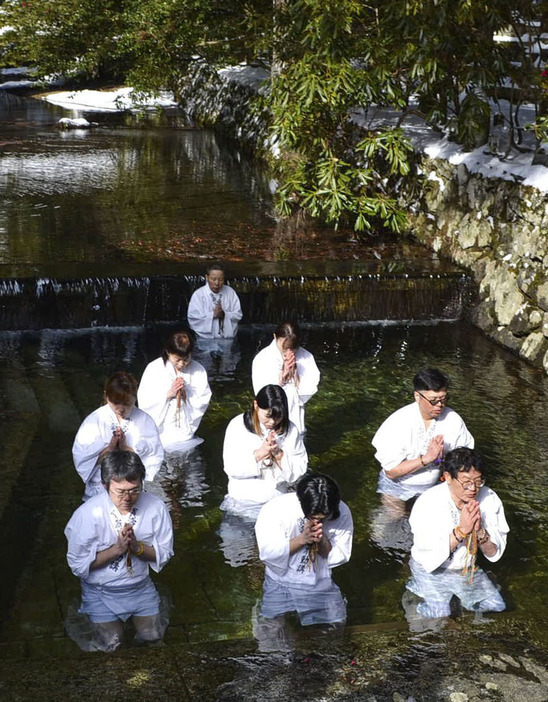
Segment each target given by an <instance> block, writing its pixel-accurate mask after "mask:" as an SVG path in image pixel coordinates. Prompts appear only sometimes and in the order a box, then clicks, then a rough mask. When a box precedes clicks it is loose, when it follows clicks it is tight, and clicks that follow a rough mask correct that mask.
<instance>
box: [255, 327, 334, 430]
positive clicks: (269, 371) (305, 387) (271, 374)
mask: <svg viewBox="0 0 548 702" xmlns="http://www.w3.org/2000/svg"><path fill="white" fill-rule="evenodd" d="M283 362H284V359H283V356H282V354H281V352H280V349H279V348H278V345H277V344H276V339H274V340H273V341H272V342H271V343H270V344H269V345H268V346H267V347H266V348H264V349H262V351H259V353H258V354H257V355H256V356H255V358H254V359H253V364H252V366H251V381H252V383H253V392H254V393H255V395H256V394H257V393H258V392H259V390H260V389H261V388H264V386H265V385H279V384H280V372H281V370H282V367H283ZM295 362H296V365H297V372H298V374H299V383H298V385H296V384H295V382H294V381H293V380H291V381H290V382H289V383H286V384H285V385H283V386H282V387H283V389H284V390H285V394H286V395H287V403H288V405H289V419H290V420H291V421H292V422H293V424H294V425H295V426H296V427H297V429H298V430H299V432H300V433H301V434H302V433H303V432H304V431H305V425H304V406H305V404H306V403H307V402H308V400H310V398H311V397H312V395H314V394H315V393H316V392H317V391H318V383H319V382H320V371H319V369H318V366H317V365H316V361H315V360H314V356H313V355H312V354H311V353H310V351H307V350H306V349H303V348H302V347H301V346H299V347H298V348H297V350H296V351H295Z"/></svg>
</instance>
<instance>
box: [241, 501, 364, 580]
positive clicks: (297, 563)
mask: <svg viewBox="0 0 548 702" xmlns="http://www.w3.org/2000/svg"><path fill="white" fill-rule="evenodd" d="M339 509H340V515H339V517H338V519H333V520H326V521H325V522H324V523H323V530H324V533H325V535H326V536H327V538H328V539H329V541H330V543H331V551H330V552H329V554H328V556H327V558H324V557H323V556H320V555H319V554H318V555H317V556H316V559H315V563H314V567H312V566H310V564H309V558H308V548H301V549H299V550H298V551H296V552H295V553H293V554H290V553H289V541H290V540H291V539H292V538H294V537H295V536H298V535H299V534H301V533H302V531H303V529H304V525H305V516H304V513H303V511H302V508H301V505H300V502H299V499H298V497H297V493H295V492H290V493H288V494H287V495H282V496H281V497H278V498H276V499H275V500H271V501H270V502H268V504H266V505H264V507H263V508H262V509H261V511H260V513H259V517H258V519H257V523H256V524H255V534H256V536H257V543H258V545H259V557H260V559H261V560H262V561H264V563H265V564H266V576H267V578H270V579H271V580H273V581H275V582H277V583H280V584H283V585H288V586H290V587H295V588H314V590H315V591H318V590H321V589H323V588H326V589H327V588H329V586H330V584H331V569H332V568H335V567H336V566H339V565H342V564H343V563H346V562H347V561H348V560H349V559H350V554H351V552H352V534H353V531H354V526H353V522H352V514H351V513H350V509H349V508H348V506H347V505H346V504H345V503H344V502H341V503H340V505H339Z"/></svg>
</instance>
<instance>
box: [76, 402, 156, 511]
mask: <svg viewBox="0 0 548 702" xmlns="http://www.w3.org/2000/svg"><path fill="white" fill-rule="evenodd" d="M118 426H120V425H119V424H118V419H117V417H116V415H115V414H114V412H113V411H112V410H111V408H110V407H109V406H108V405H103V406H102V407H99V409H96V410H95V411H94V412H92V413H91V414H90V415H88V416H87V417H86V418H85V419H84V421H83V422H82V424H81V425H80V428H79V429H78V433H77V434H76V438H75V439H74V444H73V446H72V457H73V460H74V467H75V468H76V470H77V471H78V474H79V475H80V477H81V478H82V480H83V481H84V483H85V484H86V488H85V493H84V500H87V499H88V498H90V497H93V495H97V494H101V493H102V492H103V491H104V488H103V485H102V483H101V468H100V466H99V465H98V464H97V459H98V458H99V454H100V453H101V451H102V450H103V449H104V448H105V447H106V446H108V444H109V443H110V440H111V438H112V433H113V431H114V430H115V429H116V427H118ZM121 426H122V428H123V430H124V433H125V435H126V442H127V444H128V446H131V448H132V449H133V450H134V451H135V453H137V454H138V456H139V458H140V459H141V460H142V461H143V464H144V466H145V469H146V478H145V479H146V480H148V481H150V480H154V476H155V475H156V473H157V472H158V471H159V469H160V466H161V465H162V461H163V460H164V449H163V448H162V443H161V441H160V436H159V434H158V429H157V427H156V424H155V423H154V420H153V419H152V417H150V416H149V415H148V414H147V413H146V412H144V411H143V410H141V409H139V408H138V407H134V408H133V410H132V412H131V415H130V417H129V418H128V419H127V420H123V421H122V423H121Z"/></svg>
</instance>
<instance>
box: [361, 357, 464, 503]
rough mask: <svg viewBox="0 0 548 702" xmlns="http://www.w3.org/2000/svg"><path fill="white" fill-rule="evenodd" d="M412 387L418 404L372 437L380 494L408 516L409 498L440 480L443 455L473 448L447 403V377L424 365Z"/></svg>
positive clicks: (405, 409)
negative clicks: (407, 504) (377, 463)
mask: <svg viewBox="0 0 548 702" xmlns="http://www.w3.org/2000/svg"><path fill="white" fill-rule="evenodd" d="M413 387H414V402H412V403H411V404H409V405H406V406H405V407H401V408H400V409H399V410H396V412H394V413H393V414H391V415H390V416H389V417H388V419H386V420H385V421H384V422H383V423H382V424H381V426H380V427H379V429H378V430H377V433H376V434H375V436H374V437H373V441H372V443H373V446H374V447H375V449H376V450H377V452H376V454H375V458H376V459H377V460H378V461H379V463H380V464H381V466H382V469H381V471H380V473H379V483H378V488H377V492H380V493H381V495H382V501H383V504H384V505H385V506H386V507H388V508H389V510H390V511H391V512H392V513H393V514H394V516H403V515H404V514H405V507H406V505H405V503H406V502H407V501H408V500H410V499H412V498H414V497H416V496H417V495H420V494H421V493H423V492H424V491H425V490H427V489H428V488H429V487H432V485H434V484H436V483H437V482H438V481H439V478H440V463H441V460H442V458H443V456H444V453H446V452H447V451H450V450H451V449H454V448H457V447H461V446H464V447H467V448H474V438H473V437H472V435H471V434H470V432H469V431H468V429H467V428H466V425H465V423H464V422H463V420H462V418H461V417H460V416H459V415H458V414H457V413H456V412H454V411H453V410H452V409H450V408H449V407H447V401H448V398H449V396H448V394H447V389H448V387H449V379H448V378H447V376H446V375H444V374H443V373H442V372H441V371H439V370H437V369H436V368H425V369H423V370H421V371H420V372H419V373H417V375H416V376H415V377H414V378H413Z"/></svg>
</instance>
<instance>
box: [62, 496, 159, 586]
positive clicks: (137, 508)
mask: <svg viewBox="0 0 548 702" xmlns="http://www.w3.org/2000/svg"><path fill="white" fill-rule="evenodd" d="M125 523H130V524H131V525H132V527H133V531H134V533H135V537H136V539H137V540H138V541H142V542H144V543H145V544H147V545H149V546H153V547H154V552H155V555H156V558H155V560H154V561H145V560H144V559H142V558H139V557H138V556H132V558H131V570H132V572H133V575H131V574H130V572H129V571H128V567H127V561H126V554H124V555H122V556H120V557H119V558H117V559H116V560H114V561H111V563H109V564H107V565H105V566H104V567H101V568H95V569H94V570H90V566H91V564H92V563H93V561H94V560H95V557H96V556H97V553H98V552H99V551H104V550H105V549H107V548H109V547H110V546H112V545H113V544H114V543H116V540H117V538H118V534H119V532H120V531H121V529H122V527H123V525H124V524H125ZM65 536H66V538H67V541H68V551H67V562H68V564H69V567H70V569H71V570H72V572H73V573H74V575H76V577H78V578H80V580H82V581H83V583H85V584H88V585H92V586H101V587H107V588H127V587H128V586H129V587H131V586H134V585H137V584H138V583H140V582H142V581H143V580H144V579H145V578H147V577H148V573H149V567H150V568H152V569H153V570H154V571H155V572H157V573H159V572H160V570H162V568H163V567H164V566H165V564H166V563H167V562H168V561H169V559H170V558H171V556H173V526H172V523H171V517H170V516H169V511H168V509H167V507H166V506H165V505H164V503H163V502H162V500H160V499H159V498H158V497H155V496H154V495H149V494H148V493H146V492H142V493H141V494H140V496H139V499H138V500H137V502H136V504H135V505H134V507H133V509H132V510H131V512H130V513H129V515H122V514H121V513H120V512H119V510H118V508H117V507H116V506H115V505H114V504H113V502H112V501H111V499H110V497H109V494H108V492H107V490H106V489H105V488H104V487H103V488H102V493H100V494H98V495H95V496H94V497H92V498H91V499H89V500H87V502H84V504H83V505H81V506H80V507H78V509H77V510H76V511H75V512H74V514H73V515H72V517H71V518H70V520H69V522H68V524H67V526H66V528H65Z"/></svg>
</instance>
